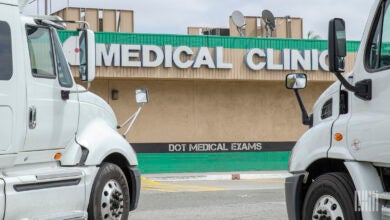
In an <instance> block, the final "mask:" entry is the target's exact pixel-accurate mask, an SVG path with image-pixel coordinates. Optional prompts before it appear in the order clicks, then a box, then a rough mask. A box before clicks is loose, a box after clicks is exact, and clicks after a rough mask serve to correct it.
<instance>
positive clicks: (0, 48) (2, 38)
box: [0, 21, 13, 80]
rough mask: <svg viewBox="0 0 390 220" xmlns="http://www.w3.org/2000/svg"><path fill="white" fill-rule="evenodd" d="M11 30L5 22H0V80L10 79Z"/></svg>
mask: <svg viewBox="0 0 390 220" xmlns="http://www.w3.org/2000/svg"><path fill="white" fill-rule="evenodd" d="M11 45H12V42H11V30H10V27H9V25H8V23H7V22H4V21H0V66H1V68H0V80H10V79H11V77H12V71H13V70H12V65H13V64H12V47H11Z"/></svg>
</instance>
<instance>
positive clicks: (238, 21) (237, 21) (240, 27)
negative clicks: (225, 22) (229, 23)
mask: <svg viewBox="0 0 390 220" xmlns="http://www.w3.org/2000/svg"><path fill="white" fill-rule="evenodd" d="M232 20H233V23H234V25H236V27H237V31H238V32H239V33H240V36H241V37H244V36H246V33H245V26H246V24H245V17H244V15H243V14H242V13H241V12H240V11H233V13H232Z"/></svg>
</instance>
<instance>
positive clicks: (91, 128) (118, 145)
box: [76, 118, 138, 166]
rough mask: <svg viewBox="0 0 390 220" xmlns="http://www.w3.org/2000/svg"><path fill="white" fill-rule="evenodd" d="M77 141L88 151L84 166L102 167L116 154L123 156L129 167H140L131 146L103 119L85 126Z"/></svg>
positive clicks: (95, 120)
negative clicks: (101, 165)
mask: <svg viewBox="0 0 390 220" xmlns="http://www.w3.org/2000/svg"><path fill="white" fill-rule="evenodd" d="M76 141H77V143H78V144H80V145H81V146H82V147H84V148H86V149H87V150H88V156H87V158H86V160H85V163H84V165H100V164H101V162H102V161H103V160H104V159H105V158H106V157H107V156H109V155H111V154H114V153H118V154H121V155H123V156H124V157H125V158H126V159H127V162H128V164H129V165H131V166H136V165H138V161H137V156H136V154H135V152H134V150H133V148H132V147H131V145H130V144H129V143H128V142H127V141H126V139H125V138H123V137H122V136H121V135H120V134H119V133H118V132H117V131H116V130H114V129H113V128H112V127H110V126H109V125H108V124H107V123H106V122H105V121H104V120H102V119H99V118H97V119H94V120H92V121H90V122H89V123H88V124H87V125H86V126H84V127H83V130H81V131H79V132H78V133H77V134H76Z"/></svg>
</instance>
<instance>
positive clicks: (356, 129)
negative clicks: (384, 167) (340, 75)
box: [348, 1, 390, 163]
mask: <svg viewBox="0 0 390 220" xmlns="http://www.w3.org/2000/svg"><path fill="white" fill-rule="evenodd" d="M389 5H390V1H382V3H381V6H380V7H379V9H378V11H377V13H376V16H375V19H373V23H372V24H371V30H370V31H369V34H368V37H366V39H367V41H366V43H365V44H364V42H362V44H363V45H362V48H360V51H359V55H358V57H357V60H356V65H355V70H354V75H353V81H354V83H355V84H356V83H357V82H359V81H361V80H365V79H371V80H372V100H369V101H365V100H362V99H359V98H358V97H357V96H355V95H351V107H352V109H351V118H350V121H349V125H348V147H349V149H350V152H351V153H352V155H353V156H354V157H355V158H356V159H357V160H362V161H373V162H386V163H388V162H389V161H390V7H389Z"/></svg>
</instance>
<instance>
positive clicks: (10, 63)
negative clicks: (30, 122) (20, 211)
mask: <svg viewBox="0 0 390 220" xmlns="http://www.w3.org/2000/svg"><path fill="white" fill-rule="evenodd" d="M0 7H1V14H0V154H7V153H12V152H15V151H17V150H18V147H20V146H22V145H23V143H24V139H25V135H26V128H25V117H24V115H25V108H26V107H25V105H26V96H25V94H26V88H25V81H24V80H25V77H24V74H23V71H24V65H23V64H22V63H23V62H22V60H23V52H22V51H23V50H22V49H21V48H22V47H21V45H20V43H19V42H20V41H21V33H20V32H21V30H20V17H19V10H18V7H16V6H11V5H5V4H0ZM0 209H1V207H0Z"/></svg>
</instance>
